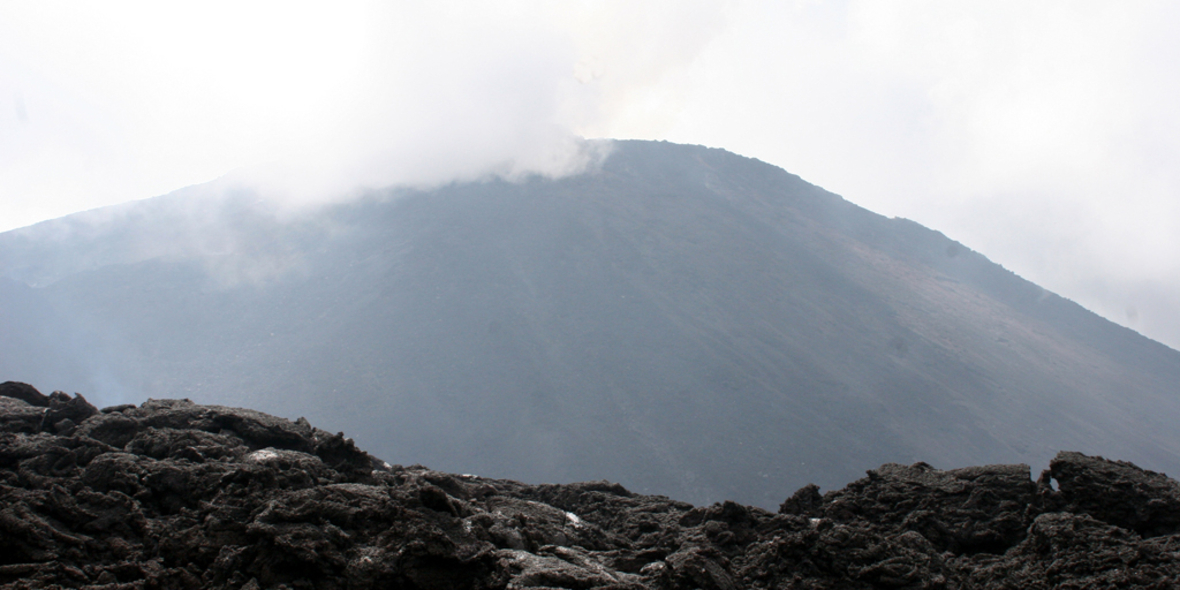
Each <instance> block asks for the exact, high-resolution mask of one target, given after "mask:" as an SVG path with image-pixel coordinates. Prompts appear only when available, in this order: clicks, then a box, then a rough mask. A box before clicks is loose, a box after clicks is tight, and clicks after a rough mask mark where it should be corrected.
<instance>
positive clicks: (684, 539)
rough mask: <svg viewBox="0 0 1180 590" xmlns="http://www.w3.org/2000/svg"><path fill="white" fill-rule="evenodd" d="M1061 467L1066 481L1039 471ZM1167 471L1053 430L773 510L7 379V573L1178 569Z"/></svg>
mask: <svg viewBox="0 0 1180 590" xmlns="http://www.w3.org/2000/svg"><path fill="white" fill-rule="evenodd" d="M1054 480H1055V481H1056V484H1057V485H1056V489H1055V488H1054V486H1053V485H1052V482H1053V481H1054ZM1178 579H1180V487H1178V486H1177V483H1176V482H1175V481H1174V480H1171V479H1168V478H1167V477H1166V476H1163V475H1161V474H1156V473H1152V472H1149V471H1144V470H1142V469H1139V468H1138V467H1135V466H1134V465H1131V464H1129V463H1123V462H1117V461H1108V460H1105V459H1101V458H1096V457H1087V456H1084V455H1080V454H1077V453H1061V454H1060V455H1058V457H1057V458H1056V459H1055V460H1054V461H1053V462H1052V464H1051V467H1050V470H1049V471H1047V472H1046V473H1045V474H1042V476H1041V478H1040V480H1039V481H1037V482H1033V481H1032V480H1031V479H1030V478H1029V473H1028V468H1027V467H1026V466H1023V465H1018V466H1012V465H999V466H987V467H971V468H965V469H954V470H949V471H941V470H938V469H934V468H933V467H931V466H929V465H925V464H922V463H918V464H915V465H910V466H903V465H892V464H890V465H884V466H882V467H880V468H878V469H875V470H872V471H869V472H868V474H867V477H866V478H864V479H861V480H858V481H856V482H853V483H852V484H849V485H848V486H847V487H846V488H845V489H843V490H839V491H834V492H829V493H828V494H826V495H821V494H820V493H819V490H818V489H817V488H815V487H814V486H807V487H805V488H803V489H801V490H799V491H798V492H796V493H795V494H794V495H792V496H789V497H786V500H785V501H784V502H783V505H782V507H781V509H780V510H779V512H778V513H777V514H775V513H771V512H768V511H765V510H762V509H759V508H752V507H748V506H742V505H739V504H736V503H733V502H724V503H719V504H714V505H712V506H701V507H694V506H691V505H689V504H685V503H682V502H676V501H673V500H670V499H668V498H665V497H660V496H641V495H637V494H633V493H631V492H629V491H627V490H626V489H625V488H623V487H622V486H620V485H618V484H613V483H609V482H587V483H575V484H567V485H537V486H533V485H525V484H521V483H518V482H513V481H506V480H494V479H486V478H481V477H474V476H459V475H451V474H446V473H440V472H436V471H432V470H429V469H426V468H424V467H421V466H411V467H402V466H390V465H387V464H385V463H384V462H382V461H380V460H377V459H375V458H373V457H371V456H370V455H368V454H366V453H364V452H363V451H361V450H359V449H357V448H356V446H355V445H354V444H353V443H352V441H351V440H349V439H346V438H344V436H343V435H342V434H330V433H328V432H324V431H322V430H319V429H316V428H314V427H312V426H311V425H310V424H308V423H307V421H305V420H302V419H300V420H298V421H295V422H291V421H288V420H284V419H281V418H277V417H274V416H270V415H267V414H263V413H260V412H254V411H251V410H243V409H236V408H226V407H219V406H202V405H197V404H194V403H192V402H190V401H187V400H150V401H148V402H146V403H144V404H142V405H140V406H131V405H126V406H117V407H112V408H106V409H103V410H101V411H99V410H97V409H96V408H94V407H93V406H91V405H90V404H89V403H87V402H86V400H85V399H84V398H83V397H82V396H80V395H76V396H69V395H66V394H64V393H61V392H55V393H53V394H52V395H49V396H45V395H42V394H41V393H40V392H38V391H37V390H36V389H34V388H33V387H31V386H29V385H26V384H22V383H12V382H8V383H3V384H0V587H3V588H88V589H95V590H97V589H100V588H101V589H105V590H120V589H145V588H169V589H171V588H181V589H184V588H193V589H196V588H202V589H204V588H211V589H223V588H224V589H233V590H239V589H246V590H255V589H258V590H262V589H276V590H277V589H287V590H296V589H366V588H406V589H444V588H445V589H451V588H457V589H472V590H475V589H509V588H569V589H577V590H583V589H595V588H597V589H613V590H624V589H635V590H639V589H650V590H657V589H659V590H670V589H678V588H684V589H691V588H700V589H706V590H708V589H716V590H730V589H739V588H750V589H763V588H764V589H864V590H869V589H878V588H906V589H940V588H946V589H958V588H962V589H968V588H970V589H983V590H989V589H1001V588H1002V589H1013V590H1014V589H1017V588H1022V589H1023V588H1033V589H1042V588H1043V589H1050V588H1062V589H1065V588H1069V589H1071V590H1080V589H1098V588H1149V589H1161V590H1162V589H1165V588H1175V587H1176V586H1175V580H1178Z"/></svg>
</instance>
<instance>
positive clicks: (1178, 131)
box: [0, 0, 1180, 346]
mask: <svg viewBox="0 0 1180 590" xmlns="http://www.w3.org/2000/svg"><path fill="white" fill-rule="evenodd" d="M1176 56H1180V8H1177V7H1176V5H1175V4H1173V3H1168V2H1145V1H1144V2H1139V1H1136V2H1119V3H1112V2H1098V1H1064V0H1054V1H1047V2H1035V3H1030V2H986V3H977V2H947V1H934V0H921V1H917V0H916V1H878V0H873V1H870V0H844V1H833V2H816V1H805V0H796V1H787V2H755V1H748V0H735V1H732V2H721V1H716V2H713V1H700V2H672V1H668V0H654V1H650V2H622V1H597V2H596V1H590V0H585V1H578V2H563V3H547V2H537V1H535V0H516V1H510V2H494V3H493V2H456V1H444V2H430V3H426V2H409V1H403V2H395V3H383V2H376V1H373V2H345V3H332V5H331V6H330V7H329V6H328V5H327V4H312V3H299V2H295V3H288V2H251V3H240V2H216V1H211V2H202V3H191V4H177V3H164V4H160V3H147V2H107V3H70V2H52V1H45V2H19V1H18V2H8V3H4V4H0V229H6V228H11V227H16V226H19V225H23V224H27V223H31V222H33V221H37V220H39V219H44V218H48V217H53V216H58V215H63V214H66V213H68V212H71V211H76V210H79V209H84V208H88V207H94V206H99V205H103V204H108V203H114V202H120V201H125V200H128V199H132V198H142V197H148V196H152V195H155V194H161V193H165V192H168V191H170V190H173V189H175V188H178V187H180V186H184V185H187V184H193V183H197V182H203V181H206V180H210V179H212V178H215V177H217V176H220V175H222V174H225V173H226V172H229V171H230V170H233V169H235V168H240V167H243V166H256V165H259V164H262V163H266V162H272V161H275V160H278V161H281V162H287V164H286V166H287V167H286V168H283V167H281V166H278V167H276V166H277V165H272V166H271V167H270V168H265V169H267V170H271V171H274V170H279V172H278V173H275V174H274V176H272V178H274V177H277V178H281V179H282V181H283V182H281V183H280V182H277V181H275V182H272V183H271V185H272V188H273V189H274V190H275V191H280V190H281V192H283V193H285V194H287V195H288V196H290V197H291V198H295V199H299V198H302V199H309V198H313V197H315V198H319V197H321V196H324V195H330V194H334V193H340V192H343V191H345V190H347V188H349V187H350V186H351V185H352V184H357V183H359V184H366V185H380V184H386V183H392V182H414V183H427V184H428V183H432V182H440V181H444V180H446V179H451V178H473V177H478V176H480V175H484V174H489V173H500V174H508V175H512V174H522V173H527V172H541V173H549V174H561V173H563V172H567V171H569V170H572V169H574V168H576V166H577V164H578V163H579V162H580V161H583V160H580V159H579V158H585V157H587V155H586V154H585V153H583V152H581V151H580V149H581V147H580V145H581V144H579V143H578V142H577V141H576V140H575V139H574V138H575V137H576V136H577V135H583V136H589V137H594V136H610V137H640V138H658V139H668V140H672V141H681V142H688V143H700V144H706V145H711V146H716V147H724V148H727V149H730V150H733V151H736V152H738V153H742V154H745V155H750V156H755V157H758V158H761V159H763V160H766V161H769V162H771V163H774V164H777V165H780V166H783V167H784V168H786V169H788V170H790V171H791V172H794V173H796V174H799V175H801V176H803V177H804V178H806V179H808V180H810V181H812V182H815V183H817V184H820V185H821V186H824V187H826V188H828V189H830V190H833V191H835V192H838V193H840V194H843V195H844V196H846V197H847V198H849V199H850V200H852V201H853V202H856V203H859V204H862V205H864V206H866V207H868V208H870V209H872V210H875V211H878V212H880V213H883V214H887V215H898V216H904V217H908V218H911V219H914V220H916V221H919V222H921V223H923V224H926V225H928V226H931V227H934V228H936V229H939V230H942V231H944V232H945V233H947V234H948V235H951V236H952V237H954V238H956V239H959V240H961V241H963V242H965V243H967V244H968V245H970V246H972V247H974V248H976V249H978V250H980V251H982V252H984V253H985V254H987V255H988V256H989V257H991V258H992V259H993V260H996V261H998V262H1000V263H1002V264H1004V265H1005V266H1007V267H1009V268H1012V269H1014V270H1016V271H1017V272H1019V273H1021V274H1022V275H1024V276H1026V277H1027V278H1029V279H1031V280H1033V281H1035V282H1037V283H1040V284H1042V285H1044V286H1046V287H1048V288H1050V289H1052V290H1054V291H1057V292H1059V293H1061V294H1062V295H1065V296H1067V297H1070V298H1073V299H1075V300H1078V301H1079V302H1081V303H1083V304H1084V305H1086V306H1088V307H1091V308H1092V309H1095V310H1097V311H1099V312H1101V313H1104V314H1106V315H1107V316H1108V317H1111V318H1112V319H1115V320H1117V321H1123V322H1126V323H1129V324H1131V325H1132V326H1133V327H1136V328H1137V329H1141V330H1142V331H1144V332H1145V333H1147V334H1149V335H1151V336H1153V337H1156V338H1160V339H1163V340H1164V341H1166V342H1168V343H1169V344H1171V345H1172V346H1180V320H1177V319H1176V317H1177V313H1176V311H1175V310H1174V309H1172V308H1171V307H1170V306H1171V304H1170V303H1169V302H1168V301H1169V297H1171V301H1176V300H1180V203H1178V198H1177V195H1180V177H1178V174H1180V173H1178V172H1177V171H1178V170H1180V167H1178V166H1177V163H1178V160H1180V145H1178V144H1177V142H1178V141H1180V140H1178V139H1177V138H1180V113H1178V112H1177V111H1176V109H1175V107H1174V105H1176V104H1180V67H1177V66H1178V64H1177V60H1178V59H1180V58H1177V57H1176ZM291 162H295V164H294V165H292V164H290V163H291ZM1132 308H1134V309H1135V310H1136V311H1135V313H1134V314H1128V313H1127V312H1126V310H1128V309H1132ZM1169 326H1170V327H1169Z"/></svg>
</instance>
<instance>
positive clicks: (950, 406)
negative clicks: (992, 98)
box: [0, 142, 1180, 506]
mask: <svg viewBox="0 0 1180 590" xmlns="http://www.w3.org/2000/svg"><path fill="white" fill-rule="evenodd" d="M198 197H200V198H198ZM202 199H203V200H202ZM202 202H205V203H212V205H209V206H205V205H202V204H201V203H202ZM169 203H174V206H173V205H169ZM149 205H150V207H151V209H150V210H149V209H144V208H141V207H144V206H145V205H134V206H131V205H129V206H128V207H127V208H126V209H125V210H124V211H125V213H124V214H123V215H124V218H128V219H132V220H133V221H134V223H131V222H128V223H123V224H122V225H120V224H117V223H116V224H109V225H104V224H101V223H100V224H97V225H95V226H94V227H95V228H97V229H99V230H104V231H107V232H108V233H109V235H108V236H107V237H106V238H104V237H102V236H101V235H100V236H98V237H94V236H88V237H85V239H83V240H81V241H80V242H77V243H68V242H67V243H64V245H63V243H62V242H50V241H41V242H37V241H36V240H33V239H32V238H30V237H29V236H31V235H32V234H33V233H35V232H25V234H23V236H24V237H22V238H21V239H28V240H30V241H29V243H30V244H32V246H26V247H25V249H24V250H21V249H19V248H10V247H9V246H8V245H9V244H12V243H14V242H13V240H15V238H14V237H12V236H10V235H8V234H0V256H2V255H3V253H4V252H9V254H8V256H9V258H7V259H5V260H9V261H11V260H12V259H13V258H16V259H18V262H20V263H21V264H23V265H24V266H21V267H19V268H18V267H16V266H13V263H12V262H0V276H14V272H15V271H10V269H12V268H18V270H19V269H23V270H22V272H26V273H32V274H29V275H28V276H34V275H36V276H40V277H47V276H52V274H53V272H59V273H61V272H62V271H61V270H57V271H54V270H53V269H55V268H56V269H61V268H66V267H67V266H68V264H71V263H73V262H71V261H72V260H74V259H73V258H72V257H71V256H72V255H71V253H77V254H78V255H79V260H87V259H86V257H85V255H86V254H87V253H90V252H96V253H100V254H102V253H105V254H102V256H107V257H108V258H106V259H104V260H112V259H119V257H120V256H122V257H123V258H122V259H123V260H126V263H121V264H109V265H107V266H96V267H94V268H87V269H86V270H85V272H73V273H65V275H64V276H62V277H60V278H58V279H57V280H55V281H52V282H46V283H45V284H44V286H40V287H38V288H37V289H36V290H33V291H31V292H24V293H25V295H31V294H36V295H37V297H24V298H23V299H22V298H19V297H16V296H13V299H12V300H13V301H17V303H16V304H19V305H26V306H32V307H38V306H40V311H39V312H38V313H39V315H38V314H31V315H33V316H37V317H47V318H50V320H49V321H48V322H42V323H40V324H37V325H35V326H25V330H24V331H20V330H13V331H11V332H8V333H13V334H17V335H18V337H17V338H15V339H14V340H12V341H10V342H9V343H7V344H6V345H7V346H10V347H11V348H10V349H9V350H13V352H12V353H5V354H4V355H0V369H3V370H5V371H7V372H8V373H9V374H13V375H17V376H20V377H21V378H23V379H25V380H30V381H32V380H49V379H50V378H52V379H60V378H61V376H63V375H77V376H81V378H78V379H77V381H75V383H76V385H73V386H68V387H69V388H71V389H75V390H93V391H112V392H118V391H122V392H123V393H121V394H119V395H122V396H124V397H126V398H127V399H137V398H141V397H143V396H145V395H147V396H156V397H160V396H176V395H182V396H186V397H191V398H193V399H198V400H201V401H203V402H204V401H208V402H220V403H229V404H234V403H235V402H236V403H240V402H242V401H248V402H250V405H255V406H258V407H260V408H262V409H263V410H265V411H272V412H282V413H286V412H295V413H298V414H302V415H307V416H311V417H313V418H314V419H316V420H317V421H318V422H321V423H325V424H327V425H329V427H330V428H335V429H344V428H345V427H346V426H347V427H348V428H350V429H354V431H355V432H356V436H357V438H358V440H360V441H363V443H364V444H365V445H366V446H367V447H369V448H373V449H377V451H378V452H379V453H380V454H382V455H384V456H387V457H390V458H392V459H394V460H397V457H399V456H412V457H415V461H420V462H424V463H428V464H432V465H437V466H439V467H440V468H443V469H447V470H451V471H457V472H482V473H490V474H495V475H500V476H504V477H512V478H514V479H521V480H525V481H563V480H564V481H571V480H575V479H601V478H610V479H613V480H621V481H623V483H624V484H625V485H627V486H629V487H630V488H632V489H637V490H640V491H644V492H659V493H664V494H667V495H671V496H673V497H677V498H680V499H685V500H691V501H696V502H707V501H712V500H717V499H720V498H732V499H735V500H740V501H744V502H749V503H753V504H760V505H763V506H772V505H774V504H775V503H777V502H778V501H779V499H777V498H776V497H775V495H776V494H777V493H778V491H777V490H781V489H783V488H792V489H794V488H797V487H799V486H801V485H803V484H804V483H807V482H806V481H802V480H801V478H802V477H804V476H803V475H802V474H807V479H808V481H815V482H816V483H819V484H821V485H823V486H824V487H829V488H831V487H837V486H840V485H843V484H844V483H846V482H848V481H851V480H852V479H854V478H855V477H857V475H858V474H859V473H861V472H863V470H864V469H866V468H868V467H870V466H873V465H880V464H882V463H888V462H901V463H911V462H914V461H918V460H925V461H930V462H932V463H934V464H936V465H940V466H949V465H962V464H981V463H1005V462H1009V463H1010V462H1021V461H1023V462H1026V463H1030V464H1034V463H1036V461H1043V459H1041V458H1043V457H1046V456H1052V455H1053V454H1054V453H1055V452H1056V451H1058V450H1060V449H1064V448H1070V449H1077V450H1080V451H1082V452H1088V453H1091V454H1104V455H1113V456H1121V457H1127V458H1129V459H1131V460H1133V461H1135V462H1136V463H1138V464H1143V465H1146V466H1149V467H1150V468H1155V469H1157V470H1161V471H1169V472H1176V471H1177V470H1180V440H1178V439H1177V436H1176V435H1174V434H1170V433H1171V432H1172V431H1173V429H1171V428H1170V426H1169V424H1168V423H1167V416H1170V415H1175V414H1176V412H1177V411H1180V400H1178V399H1177V396H1176V389H1175V383H1177V382H1180V353H1176V352H1175V351H1172V350H1171V349H1169V348H1167V347H1165V346H1163V345H1161V344H1158V343H1154V342H1153V341H1150V340H1148V339H1146V338H1144V337H1142V336H1140V335H1138V334H1136V333H1134V332H1133V331H1130V330H1128V329H1126V328H1122V327H1120V326H1117V325H1116V324H1113V323H1111V322H1108V321H1107V320H1104V319H1102V318H1099V317H1098V316H1096V315H1094V314H1092V313H1091V312H1088V311H1086V310H1084V309H1083V308H1081V307H1080V306H1078V305H1077V304H1075V303H1073V302H1070V301H1068V300H1065V299H1063V298H1060V297H1058V296H1056V295H1053V294H1051V293H1048V292H1046V291H1044V290H1043V289H1041V288H1039V287H1037V286H1036V285H1034V284H1032V283H1029V282H1027V281H1025V280H1024V279H1021V278H1020V277H1018V276H1016V275H1015V274H1013V273H1011V272H1010V271H1008V270H1006V269H1003V268H1001V267H999V266H997V265H994V264H993V263H991V262H990V261H988V260H987V259H986V257H984V256H983V255H982V254H979V253H976V252H973V251H971V250H970V249H969V248H966V247H965V246H963V245H962V244H959V243H958V242H955V241H953V240H951V239H950V238H947V237H946V236H943V235H942V234H940V233H938V232H936V231H934V230H929V229H926V228H923V227H922V226H920V225H918V224H916V223H914V222H911V221H906V220H897V219H887V218H884V217H882V216H879V215H877V214H875V213H872V212H870V211H867V210H865V209H862V208H860V207H858V206H856V205H854V204H852V203H850V202H848V201H846V200H844V199H843V198H841V197H839V196H837V195H834V194H831V193H829V192H827V191H824V190H823V189H821V188H819V187H816V186H814V185H810V184H808V183H806V182H804V181H803V180H802V179H800V178H798V177H797V176H794V175H791V174H790V173H788V172H786V171H783V170H781V169H779V168H775V167H773V166H769V165H767V164H764V163H761V162H758V161H756V160H752V159H748V158H743V157H740V156H736V155H733V154H730V153H728V152H725V151H723V150H716V149H710V148H700V147H696V146H678V145H674V144H666V143H654V142H618V143H617V145H616V149H615V152H614V154H613V155H612V156H611V157H609V158H608V159H607V160H606V161H605V162H604V163H603V164H602V166H601V168H600V169H597V170H594V171H591V172H588V173H586V174H583V175H579V176H574V177H568V178H564V179H559V180H547V179H539V178H535V179H527V180H525V181H522V182H518V183H511V182H507V181H502V180H489V181H485V182H479V183H459V184H453V185H448V186H444V187H440V188H437V189H433V190H406V189H395V190H391V191H385V192H380V191H379V192H374V193H371V194H369V195H368V196H366V197H363V198H360V199H358V200H355V201H351V202H347V203H339V204H335V205H330V206H327V207H326V208H323V209H321V210H319V211H317V213H316V214H315V215H314V216H307V217H302V218H293V219H280V218H279V217H276V216H275V215H274V213H273V212H272V211H269V210H268V209H267V208H266V207H267V205H266V202H265V200H260V199H259V197H258V195H255V194H251V193H249V192H233V191H231V190H228V189H225V188H224V187H218V186H207V187H194V188H191V189H188V192H187V193H186V194H184V195H179V196H177V197H176V198H173V199H172V200H171V201H169V200H167V199H164V200H161V201H158V202H154V203H150V204H149ZM194 212H195V213H194ZM95 215H96V216H97V217H102V216H103V215H106V214H105V213H104V214H101V215H100V214H95ZM161 219H163V220H167V221H168V223H162V224H161V225H159V226H153V225H152V223H153V220H156V221H158V220H161ZM192 219H196V220H197V221H195V222H193V221H191V220H192ZM136 220H138V221H136ZM73 223H81V222H78V221H76V220H75V221H73ZM136 223H138V224H140V225H136ZM51 225H52V224H51ZM46 231H47V233H52V232H48V230H46ZM10 233H11V232H10ZM100 233H101V232H100ZM67 237H68V234H67ZM136 240H139V241H136ZM161 240H163V242H164V243H163V245H162V246H161V247H159V248H156V249H155V250H153V248H154V247H155V244H156V242H159V241H161ZM36 247H40V248H43V249H45V250H46V251H53V248H58V250H56V252H58V254H57V255H54V256H50V255H48V254H37V255H34V254H33V252H34V251H35V248H36ZM29 248H33V249H29ZM22 252H23V253H22ZM144 252H149V253H150V252H156V253H157V254H156V255H154V256H148V257H144ZM38 256H40V257H41V259H43V262H42V263H41V264H42V265H43V266H42V267H41V268H42V269H43V270H40V271H36V272H32V271H30V270H29V269H30V268H32V267H33V266H35V265H36V264H37V260H35V259H37V257H38ZM31 259H33V260H31ZM91 259H92V260H93V259H95V258H93V256H92V258H91ZM30 260H31V262H30ZM54 265H56V266H54ZM63 265H66V266H63ZM44 269H49V270H44ZM38 273H39V274H38ZM37 284H41V283H37ZM16 291H19V289H17V290H16ZM18 300H19V301H18ZM3 303H5V305H15V304H12V303H9V302H7V301H6V302H3ZM46 308H48V309H46ZM0 321H2V318H0ZM55 328H59V329H55ZM29 331H34V332H37V333H39V334H42V337H41V338H40V340H36V341H33V340H35V339H31V338H28V337H26V336H24V334H26V333H28V332H29ZM54 334H59V335H68V336H67V337H66V338H64V340H65V341H66V344H69V346H65V344H62V343H60V342H59V340H62V338H60V337H58V338H55V337H54V336H53V335H54ZM0 346H3V345H0ZM31 349H37V350H38V351H39V352H38V354H37V355H35V356H36V357H38V358H41V359H50V360H49V361H43V362H42V363H41V365H42V366H41V367H40V368H37V371H39V373H38V372H36V371H31V370H30V367H32V366H33V364H32V363H31V362H26V363H24V364H21V365H20V366H17V365H16V363H15V361H8V364H5V363H6V361H5V359H6V358H10V359H16V358H18V357H20V358H25V359H27V358H28V356H29V354H27V352H26V351H27V350H31ZM0 352H4V351H3V350H0ZM22 355H23V356H22ZM79 358H82V360H84V361H85V362H83V363H79V362H77V361H78V359H79ZM79 365H82V366H79ZM34 368H36V367H34ZM41 376H44V377H43V378H42V377H41ZM34 377H36V379H34ZM50 382H53V381H50ZM55 387H56V385H55ZM733 457H737V459H732V458H733ZM811 470H815V471H811Z"/></svg>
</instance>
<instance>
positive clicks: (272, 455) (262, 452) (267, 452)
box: [246, 449, 279, 463]
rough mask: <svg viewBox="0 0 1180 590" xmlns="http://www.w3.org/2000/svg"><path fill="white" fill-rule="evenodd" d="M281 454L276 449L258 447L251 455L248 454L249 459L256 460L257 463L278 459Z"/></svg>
mask: <svg viewBox="0 0 1180 590" xmlns="http://www.w3.org/2000/svg"><path fill="white" fill-rule="evenodd" d="M278 458H279V454H278V453H277V452H275V450H274V449H258V450H257V451H254V452H253V453H250V454H249V455H246V460H247V461H254V462H255V463H266V462H267V461H271V460H274V459H278Z"/></svg>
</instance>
